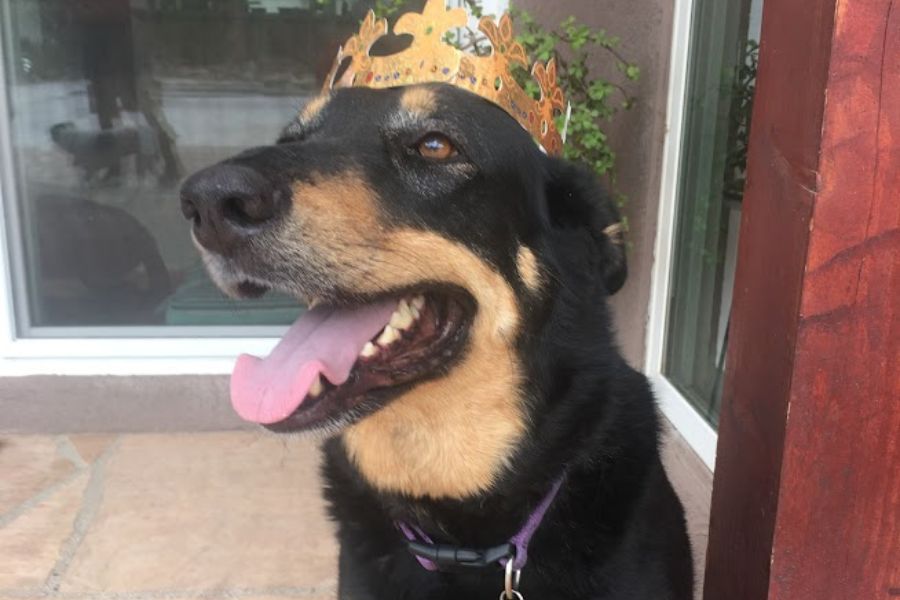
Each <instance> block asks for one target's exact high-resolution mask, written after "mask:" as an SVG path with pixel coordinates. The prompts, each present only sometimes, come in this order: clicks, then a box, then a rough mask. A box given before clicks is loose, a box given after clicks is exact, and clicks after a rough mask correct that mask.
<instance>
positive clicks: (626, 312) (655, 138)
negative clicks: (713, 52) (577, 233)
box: [513, 0, 672, 368]
mask: <svg viewBox="0 0 900 600" xmlns="http://www.w3.org/2000/svg"><path fill="white" fill-rule="evenodd" d="M513 4H514V5H515V6H519V7H521V8H524V9H526V10H528V11H530V12H531V13H533V14H534V15H535V16H536V17H537V18H538V19H539V21H540V22H542V23H544V24H545V25H556V24H558V23H559V22H560V21H562V20H563V19H565V18H566V17H568V16H569V15H573V16H574V17H575V18H577V19H579V20H580V21H582V22H584V23H586V24H588V25H591V26H593V27H596V28H602V29H605V30H606V31H607V33H609V34H610V35H614V36H617V37H619V38H620V39H621V40H622V45H621V52H622V54H623V55H624V56H625V57H627V58H628V59H629V60H631V61H633V62H635V63H637V64H638V66H640V67H641V73H642V74H641V79H640V81H639V82H637V83H636V84H632V85H631V87H630V88H629V89H631V91H632V95H633V96H635V97H636V98H637V100H638V103H637V105H636V106H635V107H634V108H633V109H632V110H631V111H629V112H626V113H621V114H620V115H619V116H618V117H616V118H615V120H614V122H613V123H612V124H611V125H610V126H609V127H608V130H607V133H608V135H609V137H610V141H611V144H612V147H613V149H614V150H615V151H616V153H617V154H618V168H617V171H618V185H619V188H620V189H621V191H622V192H623V193H624V194H625V195H626V196H628V205H627V206H626V208H625V212H626V214H627V216H628V221H629V224H630V227H631V229H630V231H629V234H628V241H629V244H630V248H629V255H628V260H629V265H628V266H629V275H628V281H627V282H626V284H625V287H624V288H623V289H622V291H620V292H619V293H618V294H617V295H616V296H615V297H614V298H613V307H614V309H615V314H616V326H617V328H618V332H619V334H618V335H619V343H620V344H621V346H622V350H623V352H624V354H625V356H626V358H627V359H628V360H629V362H630V363H631V364H632V365H634V366H635V367H638V368H641V367H642V366H643V359H644V337H645V333H646V329H647V305H648V303H649V298H650V269H651V267H652V266H653V243H654V239H655V235H656V216H657V203H658V201H659V182H660V171H661V164H662V149H663V138H664V136H665V119H666V100H667V92H668V74H669V55H670V45H671V34H672V2H671V0H555V1H553V2H548V1H547V0H513ZM598 56H599V57H600V58H601V60H600V61H598V64H597V65H595V66H596V67H597V68H598V72H600V73H608V74H610V75H612V74H613V73H614V72H615V65H614V64H613V63H612V62H611V61H609V59H608V57H606V56H603V55H602V54H600V55H598Z"/></svg>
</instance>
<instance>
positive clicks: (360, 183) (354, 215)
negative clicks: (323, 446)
mask: <svg viewBox="0 0 900 600" xmlns="http://www.w3.org/2000/svg"><path fill="white" fill-rule="evenodd" d="M291 191H292V194H291V200H292V201H293V204H294V216H295V217H296V218H298V219H299V220H300V221H301V223H300V226H301V227H303V225H304V224H310V225H312V226H310V227H304V228H303V230H304V235H305V236H310V235H311V236H313V237H314V238H315V239H318V238H327V239H328V240H329V241H332V242H333V241H336V239H335V238H337V239H340V238H349V236H351V235H354V236H356V238H355V239H356V240H362V239H365V238H366V237H368V236H372V235H375V234H376V233H377V232H378V231H379V229H380V224H379V219H378V206H377V198H376V195H375V192H373V191H372V188H371V187H369V184H368V183H367V182H366V181H365V179H364V178H363V177H362V176H361V175H360V174H359V173H358V172H356V171H349V172H346V173H342V174H340V175H336V176H328V177H323V176H318V175H313V176H312V177H311V178H310V181H309V183H307V182H301V181H297V182H294V184H293V185H292V186H291ZM351 239H352V238H351ZM322 241H323V242H324V241H326V240H322Z"/></svg>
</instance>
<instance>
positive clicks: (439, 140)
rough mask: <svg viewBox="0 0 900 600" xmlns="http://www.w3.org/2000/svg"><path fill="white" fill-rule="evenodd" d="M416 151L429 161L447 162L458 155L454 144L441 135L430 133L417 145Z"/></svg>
mask: <svg viewBox="0 0 900 600" xmlns="http://www.w3.org/2000/svg"><path fill="white" fill-rule="evenodd" d="M416 150H417V151H418V152H419V154H420V155H422V156H423V157H425V158H427V159H429V160H447V159H448V158H453V157H454V156H456V155H457V154H458V152H457V151H456V147H455V146H454V145H453V142H451V141H450V140H449V139H448V138H447V136H445V135H443V134H440V133H429V134H428V135H426V136H425V137H423V138H422V139H421V140H419V143H418V144H417V145H416Z"/></svg>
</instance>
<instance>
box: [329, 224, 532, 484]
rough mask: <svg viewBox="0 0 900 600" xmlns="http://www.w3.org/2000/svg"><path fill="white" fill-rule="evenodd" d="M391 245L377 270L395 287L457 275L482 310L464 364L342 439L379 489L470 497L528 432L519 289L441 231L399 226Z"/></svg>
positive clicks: (395, 402)
mask: <svg viewBox="0 0 900 600" xmlns="http://www.w3.org/2000/svg"><path fill="white" fill-rule="evenodd" d="M385 251H386V252H385V257H388V256H393V257H395V259H394V260H389V261H388V260H387V259H386V262H385V263H384V264H385V265H387V266H386V267H385V269H384V272H382V273H381V274H380V275H381V278H382V280H383V281H385V282H386V283H387V285H388V286H390V287H392V286H396V285H405V284H413V283H417V282H420V281H423V280H438V281H444V282H448V283H455V284H458V285H460V286H463V287H465V288H466V289H467V290H469V291H470V292H471V293H472V294H473V295H474V296H475V298H476V300H477V302H478V306H479V310H478V314H477V315H476V317H475V322H474V323H473V326H472V330H471V332H470V340H469V349H468V352H467V354H466V356H465V358H464V360H463V361H462V363H460V364H458V365H457V366H456V367H455V368H454V369H453V370H452V371H451V372H450V373H448V374H447V375H446V376H445V377H442V378H440V379H438V380H435V381H430V382H425V383H422V384H419V385H417V386H416V387H415V388H413V389H412V390H410V391H409V392H408V393H406V394H404V395H403V396H401V397H399V398H396V399H395V400H393V401H392V402H391V403H390V404H389V405H388V406H386V407H384V408H383V409H381V410H380V411H378V412H376V413H375V414H373V415H371V416H369V417H367V418H365V419H363V420H362V421H360V422H358V423H356V424H355V425H353V426H351V427H349V428H348V429H347V430H346V431H345V432H344V436H343V437H344V444H345V446H346V448H347V450H348V453H349V455H350V457H351V459H352V460H353V461H354V462H355V464H356V465H357V466H358V468H359V469H360V471H361V472H362V474H363V476H364V477H365V478H366V479H367V480H368V481H369V482H370V483H371V484H372V485H374V486H375V487H377V488H379V489H381V490H384V491H392V492H399V493H402V494H407V495H410V496H415V497H426V496H428V497H432V498H465V497H469V496H472V495H474V494H476V493H478V492H479V491H482V490H485V489H488V488H489V487H490V486H491V485H492V484H493V483H494V481H495V480H496V478H497V476H498V475H499V474H500V472H501V471H502V469H503V468H504V466H505V465H506V463H507V461H508V460H509V458H510V457H511V454H512V449H513V448H514V447H515V445H516V443H517V442H518V440H519V439H520V438H521V437H522V435H524V432H525V427H526V422H525V417H524V411H523V409H522V390H521V387H520V381H521V367H520V365H519V363H518V360H517V359H516V357H515V353H514V350H513V338H514V336H515V334H516V331H517V329H518V320H519V314H518V308H517V304H516V300H515V296H514V294H513V291H512V289H511V288H510V286H509V285H508V284H507V283H506V281H505V280H504V279H503V278H502V276H500V274H499V273H497V272H496V271H494V270H492V269H491V268H489V267H488V266H487V264H486V263H485V262H484V261H483V260H481V259H480V258H478V257H477V256H476V255H474V254H473V253H472V252H471V251H470V250H468V249H466V248H465V247H464V246H462V245H461V244H457V243H455V242H452V241H450V240H447V239H445V238H442V237H440V236H438V235H436V234H432V233H425V232H418V231H399V232H393V233H391V234H389V236H388V241H387V243H386V244H385ZM428 257H440V260H433V261H430V260H428Z"/></svg>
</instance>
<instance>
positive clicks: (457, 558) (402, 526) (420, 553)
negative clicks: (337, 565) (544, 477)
mask: <svg viewBox="0 0 900 600" xmlns="http://www.w3.org/2000/svg"><path fill="white" fill-rule="evenodd" d="M562 482H563V477H560V478H559V479H557V480H556V481H555V482H553V486H552V487H551V488H550V491H549V492H547V495H546V496H544V498H543V500H541V503H540V504H538V505H537V506H536V507H535V509H534V510H533V511H531V514H530V515H529V516H528V519H527V520H526V521H525V524H524V525H523V526H522V528H521V529H520V530H519V531H518V532H517V533H516V534H515V535H514V536H512V537H511V538H509V542H508V543H507V544H504V545H502V546H498V547H497V548H491V549H488V550H468V549H465V548H458V547H455V546H445V545H441V544H435V543H434V542H433V541H432V540H431V538H430V537H429V536H428V534H426V533H425V532H424V531H422V530H421V529H420V528H419V527H417V526H415V525H409V524H408V523H405V522H403V521H397V522H396V525H397V529H399V530H400V532H401V533H402V534H403V537H405V538H406V541H407V542H408V545H409V547H410V551H411V552H412V553H413V555H414V556H415V557H416V560H418V561H419V564H420V565H422V567H424V568H425V569H427V570H428V571H439V570H440V567H441V565H443V564H453V565H457V566H470V567H473V566H474V567H480V566H487V565H489V564H492V563H494V562H499V563H500V565H501V566H503V565H505V564H506V562H507V561H508V560H509V559H510V558H512V560H513V569H515V570H517V571H521V570H522V568H523V567H524V566H525V563H526V562H528V544H529V542H531V538H532V537H534V533H535V532H536V531H537V529H538V527H540V526H541V522H542V521H543V520H544V516H545V515H546V514H547V511H548V510H549V509H550V505H551V504H553V500H554V499H556V495H557V494H558V493H559V489H560V487H561V486H562Z"/></svg>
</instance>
